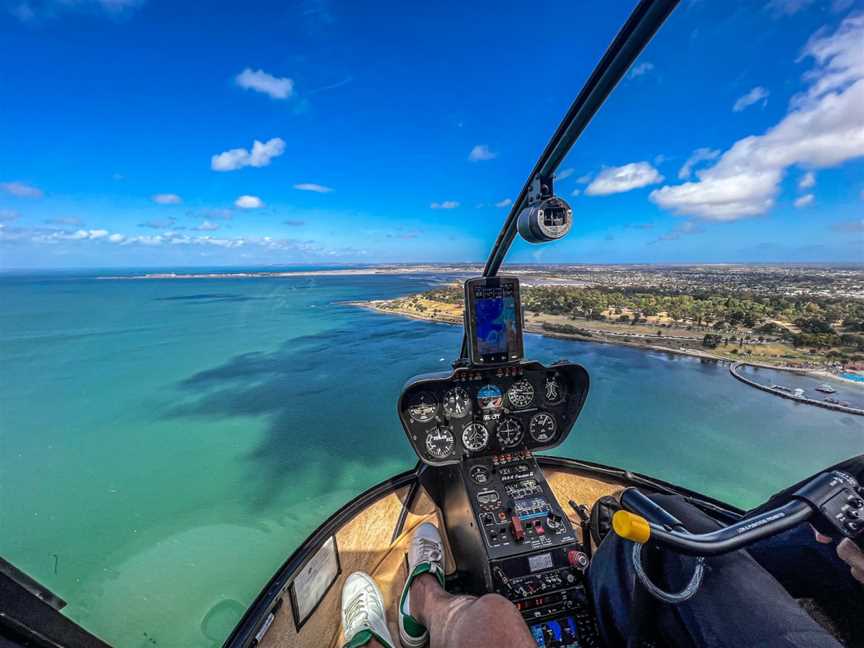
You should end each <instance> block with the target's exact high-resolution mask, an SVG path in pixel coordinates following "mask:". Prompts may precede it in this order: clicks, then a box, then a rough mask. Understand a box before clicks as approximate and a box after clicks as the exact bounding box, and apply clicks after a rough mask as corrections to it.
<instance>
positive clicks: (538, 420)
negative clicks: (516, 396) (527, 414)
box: [528, 412, 556, 443]
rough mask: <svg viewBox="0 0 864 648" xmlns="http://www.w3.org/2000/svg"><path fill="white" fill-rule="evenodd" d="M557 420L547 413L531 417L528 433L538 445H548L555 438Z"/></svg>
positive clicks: (538, 413) (539, 413)
mask: <svg viewBox="0 0 864 648" xmlns="http://www.w3.org/2000/svg"><path fill="white" fill-rule="evenodd" d="M555 427H556V426H555V418H554V417H553V416H552V415H551V414H549V413H547V412H537V413H536V414H535V415H534V416H532V417H531V422H530V423H529V424H528V432H529V433H530V434H531V438H532V439H534V440H535V441H536V442H537V443H546V442H547V441H548V440H549V439H551V438H552V437H554V436H555Z"/></svg>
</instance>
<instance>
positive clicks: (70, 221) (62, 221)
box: [45, 216, 81, 225]
mask: <svg viewBox="0 0 864 648" xmlns="http://www.w3.org/2000/svg"><path fill="white" fill-rule="evenodd" d="M45 222H46V223H48V224H49V225H81V219H80V218H77V217H75V216H67V217H63V218H49V219H48V220H46V221H45Z"/></svg>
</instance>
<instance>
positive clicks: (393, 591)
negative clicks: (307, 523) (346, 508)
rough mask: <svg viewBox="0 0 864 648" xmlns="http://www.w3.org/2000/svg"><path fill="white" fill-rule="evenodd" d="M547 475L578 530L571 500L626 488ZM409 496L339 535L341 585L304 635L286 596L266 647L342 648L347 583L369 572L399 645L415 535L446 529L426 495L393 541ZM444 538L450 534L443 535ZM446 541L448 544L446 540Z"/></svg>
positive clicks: (396, 496)
mask: <svg viewBox="0 0 864 648" xmlns="http://www.w3.org/2000/svg"><path fill="white" fill-rule="evenodd" d="M544 472H545V474H546V478H547V480H548V481H549V484H550V485H551V486H552V489H553V491H554V492H555V496H556V497H557V498H558V500H559V502H560V503H561V504H562V508H563V509H564V510H565V511H566V512H567V514H568V516H570V518H571V521H572V522H573V523H574V525H576V526H577V528H578V524H579V520H578V518H577V517H576V515H575V512H573V511H572V509H571V508H570V506H569V505H568V501H569V500H571V499H572V500H574V501H576V502H578V503H580V504H585V505H587V506H589V507H590V506H591V505H593V503H594V502H595V501H596V500H597V499H598V498H600V497H601V496H603V495H610V494H613V493H614V492H616V491H618V490H620V489H621V487H622V486H621V485H620V484H617V483H614V482H612V481H605V480H598V479H595V478H593V477H588V476H585V475H582V474H579V473H576V472H571V471H566V470H563V469H546V470H544ZM407 495H408V488H407V487H406V488H402V489H400V490H398V491H395V492H394V493H392V494H390V495H388V496H386V497H384V498H382V499H380V500H378V501H377V502H375V503H373V504H372V505H370V506H369V507H367V508H366V509H364V510H363V511H361V512H360V513H358V514H357V515H356V516H354V517H353V518H352V519H351V520H349V521H348V522H347V523H346V524H345V525H344V526H343V527H342V528H340V529H339V531H337V532H336V544H337V546H338V548H339V560H340V563H341V568H342V570H341V573H340V575H339V577H338V579H337V581H336V583H334V585H333V586H332V587H331V588H330V590H329V591H328V592H327V594H326V595H325V596H324V598H323V599H322V601H321V603H320V605H319V606H318V608H317V609H316V610H315V611H314V612H313V613H312V615H311V616H310V617H309V619H308V620H307V621H306V622H305V623H304V624H303V625H302V627H301V628H300V630H299V631H298V630H297V629H296V628H295V623H294V618H293V614H292V611H291V603H290V600H289V597H288V596H287V595H286V596H285V597H284V602H283V605H282V607H281V608H280V609H279V611H278V613H277V615H276V618H275V619H274V622H273V625H272V626H271V628H270V630H269V631H268V633H267V634H266V635H265V637H264V638H263V641H262V642H261V644H260V645H262V646H273V647H274V648H275V647H277V646H278V647H284V646H297V647H298V648H305V647H307V646H309V647H311V646H315V647H316V648H320V647H321V646H330V647H333V648H336V647H340V646H342V645H343V638H342V629H341V627H340V605H341V591H342V584H343V583H344V581H345V578H347V576H348V575H349V574H350V573H352V572H354V571H365V572H366V573H368V574H370V575H371V576H373V577H374V578H375V580H376V582H377V583H378V585H379V586H380V588H381V591H382V593H383V595H384V601H385V605H386V608H387V617H388V621H389V625H390V633H391V635H392V636H393V638H394V641H395V642H396V643H397V645H398V643H399V639H398V637H399V632H398V628H397V626H396V619H397V616H396V612H397V606H398V600H399V596H400V594H401V593H402V586H403V584H404V583H405V578H406V577H407V573H406V563H405V555H406V554H407V551H408V545H409V543H410V540H411V534H412V532H413V530H414V528H415V527H417V525H419V524H421V523H422V522H425V521H431V522H432V523H433V524H436V525H437V526H438V528H439V529H440V528H443V523H442V520H441V517H440V513H439V512H438V510H437V508H436V507H435V505H434V503H433V502H432V500H431V499H430V498H429V497H428V496H427V495H426V493H425V492H424V491H422V490H421V491H420V492H419V493H418V494H417V496H416V497H415V498H414V501H413V502H412V504H411V507H410V509H409V513H408V516H407V518H406V520H405V525H404V527H403V531H402V533H401V534H400V535H399V537H398V538H397V539H396V540H395V541H394V542H391V538H392V535H393V530H394V529H395V527H396V524H397V522H398V519H399V515H400V512H401V510H402V502H403V501H404V500H405V498H406V497H407ZM442 536H445V534H443V533H442ZM444 541H445V545H446V543H447V540H446V537H444ZM445 554H446V556H445V572H446V573H447V574H451V573H453V572H454V571H455V569H456V565H454V563H453V557H452V553H451V551H450V548H449V546H445Z"/></svg>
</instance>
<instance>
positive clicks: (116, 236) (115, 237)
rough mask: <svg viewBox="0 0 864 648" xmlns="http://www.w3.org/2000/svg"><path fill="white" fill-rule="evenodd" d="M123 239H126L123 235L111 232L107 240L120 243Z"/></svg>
mask: <svg viewBox="0 0 864 648" xmlns="http://www.w3.org/2000/svg"><path fill="white" fill-rule="evenodd" d="M125 239H126V237H125V236H123V235H122V234H111V235H110V236H109V237H108V240H109V241H111V242H112V243H122V242H123V241H124V240H125Z"/></svg>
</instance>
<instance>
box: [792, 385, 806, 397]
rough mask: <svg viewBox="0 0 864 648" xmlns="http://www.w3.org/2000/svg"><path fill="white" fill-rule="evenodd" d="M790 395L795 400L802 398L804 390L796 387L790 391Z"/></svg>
mask: <svg viewBox="0 0 864 648" xmlns="http://www.w3.org/2000/svg"><path fill="white" fill-rule="evenodd" d="M792 395H793V396H794V397H795V398H804V390H803V389H801V388H800V387H796V388H795V389H793V390H792Z"/></svg>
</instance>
